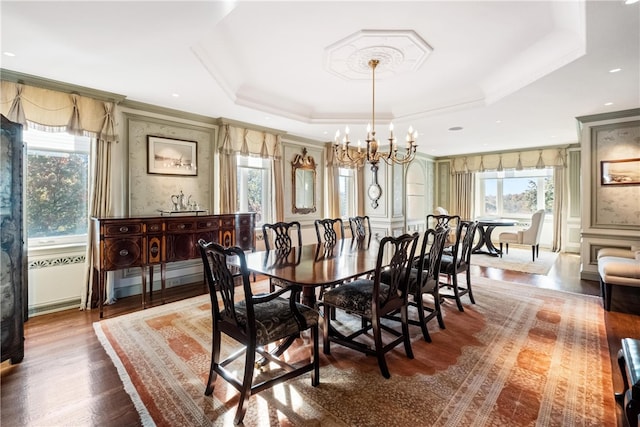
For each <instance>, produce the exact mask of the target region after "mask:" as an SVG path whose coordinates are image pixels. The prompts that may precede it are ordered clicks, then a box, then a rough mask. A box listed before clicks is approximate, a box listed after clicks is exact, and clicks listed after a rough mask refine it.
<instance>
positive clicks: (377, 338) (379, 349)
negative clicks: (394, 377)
mask: <svg viewBox="0 0 640 427" xmlns="http://www.w3.org/2000/svg"><path fill="white" fill-rule="evenodd" d="M371 323H372V325H373V339H374V342H375V348H376V358H377V359H378V367H379V368H380V372H381V373H382V376H383V377H385V378H390V377H391V374H390V373H389V367H388V366H387V360H386V358H385V357H384V344H383V343H382V328H380V319H375V318H374V319H371ZM403 323H404V321H403ZM403 330H404V326H403Z"/></svg>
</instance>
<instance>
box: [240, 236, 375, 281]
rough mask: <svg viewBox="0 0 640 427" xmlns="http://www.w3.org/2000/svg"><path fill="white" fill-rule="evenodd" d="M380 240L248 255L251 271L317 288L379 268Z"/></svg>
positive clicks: (343, 242) (315, 245)
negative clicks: (377, 264)
mask: <svg viewBox="0 0 640 427" xmlns="http://www.w3.org/2000/svg"><path fill="white" fill-rule="evenodd" d="M378 249H379V241H378V240H377V239H376V238H371V239H364V240H362V239H342V240H338V241H337V242H336V243H335V244H334V245H328V244H324V243H320V244H310V245H303V246H298V247H293V248H291V249H290V250H287V251H281V250H270V251H258V252H251V253H247V254H246V255H245V259H246V262H247V269H248V270H250V271H252V272H255V273H259V274H264V275H266V276H269V277H274V278H278V279H281V280H285V281H287V282H291V283H296V284H299V285H301V286H303V287H316V286H324V285H331V284H334V283H340V282H343V281H345V280H348V279H352V278H354V277H358V276H361V275H364V274H367V273H370V272H373V271H374V270H375V268H376V261H377V257H378Z"/></svg>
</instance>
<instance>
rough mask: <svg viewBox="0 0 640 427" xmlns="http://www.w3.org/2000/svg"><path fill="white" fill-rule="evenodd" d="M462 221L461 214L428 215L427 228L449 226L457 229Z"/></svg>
mask: <svg viewBox="0 0 640 427" xmlns="http://www.w3.org/2000/svg"><path fill="white" fill-rule="evenodd" d="M458 222H460V216H459V215H433V214H429V215H427V228H428V229H429V228H440V227H449V228H450V229H453V230H455V229H456V228H457V227H458Z"/></svg>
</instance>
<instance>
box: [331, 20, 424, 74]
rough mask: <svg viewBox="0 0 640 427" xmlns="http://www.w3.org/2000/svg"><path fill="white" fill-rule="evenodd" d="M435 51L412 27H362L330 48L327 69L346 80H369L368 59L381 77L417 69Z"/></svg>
mask: <svg viewBox="0 0 640 427" xmlns="http://www.w3.org/2000/svg"><path fill="white" fill-rule="evenodd" d="M432 51H433V49H432V48H431V46H429V44H428V43H427V42H426V41H424V39H423V38H422V37H420V36H419V35H418V33H416V32H415V31H413V30H361V31H358V32H356V33H354V34H352V35H350V36H348V37H346V38H344V39H342V40H339V41H338V42H336V43H334V44H332V45H331V46H329V47H327V49H326V51H325V69H326V70H327V71H329V72H331V73H333V74H335V75H337V76H339V77H342V78H344V79H347V80H362V79H368V78H369V75H370V70H371V69H370V68H369V60H370V59H371V58H376V59H378V61H379V64H378V70H377V71H378V76H382V77H384V76H385V74H399V73H404V72H407V71H415V70H417V69H418V68H420V67H421V66H422V63H423V62H424V61H425V60H426V59H427V57H428V56H429V54H430V53H431V52H432Z"/></svg>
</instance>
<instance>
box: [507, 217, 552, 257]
mask: <svg viewBox="0 0 640 427" xmlns="http://www.w3.org/2000/svg"><path fill="white" fill-rule="evenodd" d="M543 225H544V209H540V210H539V211H536V212H535V213H534V214H533V215H532V216H531V225H530V226H529V228H527V229H526V230H518V231H517V232H515V233H513V232H509V231H505V232H503V233H500V234H499V235H498V242H500V258H502V244H503V243H505V244H506V245H507V248H506V249H507V254H508V253H509V243H514V244H518V245H531V261H533V262H535V261H536V258H537V257H539V256H540V235H541V234H542V226H543Z"/></svg>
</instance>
